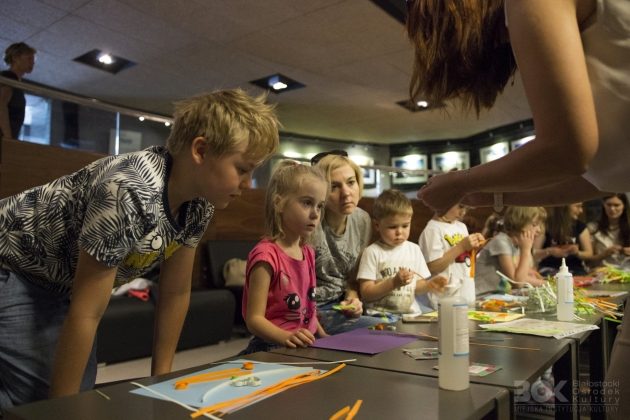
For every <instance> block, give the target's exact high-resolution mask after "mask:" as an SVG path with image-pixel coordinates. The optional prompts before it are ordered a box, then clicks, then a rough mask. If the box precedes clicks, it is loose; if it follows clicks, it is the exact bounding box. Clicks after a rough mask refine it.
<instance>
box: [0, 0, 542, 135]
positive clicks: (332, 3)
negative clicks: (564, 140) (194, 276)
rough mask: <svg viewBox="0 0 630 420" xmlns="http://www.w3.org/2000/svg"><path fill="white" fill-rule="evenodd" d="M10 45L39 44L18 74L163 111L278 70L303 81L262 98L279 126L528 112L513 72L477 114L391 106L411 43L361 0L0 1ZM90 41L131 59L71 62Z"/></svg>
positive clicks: (332, 127) (397, 130) (469, 125)
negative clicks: (272, 106) (107, 65)
mask: <svg viewBox="0 0 630 420" xmlns="http://www.w3.org/2000/svg"><path fill="white" fill-rule="evenodd" d="M17 41H25V42H27V43H28V44H30V45H32V46H33V47H35V48H36V49H37V50H38V53H37V61H36V66H35V70H34V71H33V73H31V74H30V75H27V78H28V79H30V80H33V81H35V82H38V83H42V84H45V85H48V86H50V87H54V88H58V89H62V90H65V91H70V92H74V93H78V94H80V95H85V96H89V97H93V98H97V99H100V100H103V101H107V102H111V103H114V104H119V105H124V106H127V107H132V108H137V109H141V110H144V111H150V112H154V113H158V114H162V115H170V114H171V111H172V102H173V101H175V100H177V99H181V98H184V97H186V96H190V95H193V94H196V93H200V92H203V91H209V90H214V89H218V88H234V87H242V88H244V89H247V90H248V91H249V92H251V93H258V92H261V90H260V89H259V88H257V87H255V86H253V85H251V84H249V81H251V80H254V79H258V78H261V77H264V76H267V75H270V74H272V73H278V72H279V73H282V74H284V75H286V76H288V77H290V78H292V79H295V80H297V81H299V82H301V83H303V84H305V85H306V87H305V88H303V89H297V90H292V91H288V92H286V93H283V94H279V95H276V94H270V101H272V102H275V103H277V104H278V112H279V116H280V120H281V122H282V124H283V131H285V132H289V133H297V134H302V135H307V136H314V137H318V138H330V139H339V140H351V141H355V142H367V143H378V144H395V143H406V142H411V141H421V140H435V139H454V138H462V137H467V136H470V135H473V134H476V133H479V132H482V131H485V130H488V129H493V128H496V127H499V126H502V125H506V124H510V123H513V122H517V121H521V120H525V119H528V118H531V113H530V111H529V107H528V105H527V102H526V100H525V97H524V94H523V91H522V87H521V85H520V78H518V77H517V78H516V81H515V83H514V85H513V86H509V87H508V88H507V89H506V91H505V92H504V94H503V95H502V96H501V97H500V98H499V99H498V101H497V106H496V107H495V108H493V110H492V111H490V112H484V113H482V115H481V116H480V118H477V117H476V115H474V114H471V115H468V116H464V115H461V114H460V113H459V112H458V111H457V110H456V109H450V110H449V112H448V115H447V114H446V113H445V112H444V111H443V110H435V111H425V112H415V113H412V112H410V111H408V110H407V109H405V108H403V107H401V106H399V105H397V104H396V102H397V101H400V100H404V99H407V92H408V83H409V77H410V74H411V62H412V50H411V47H410V44H409V42H408V41H407V39H406V37H405V34H404V31H403V26H402V25H401V23H400V22H398V21H397V20H395V19H394V18H392V17H391V16H390V15H388V14H387V13H385V12H384V11H383V10H382V9H381V8H379V7H378V6H376V5H375V4H374V3H372V2H371V1H368V0H178V1H177V0H2V1H0V47H1V48H2V50H4V49H5V48H6V46H8V45H9V44H10V43H12V42H17ZM95 48H98V49H101V50H104V51H108V52H110V53H112V54H114V55H117V56H121V57H124V58H127V59H129V60H131V61H133V62H135V63H136V65H135V66H133V67H131V68H128V69H125V70H123V71H121V72H120V73H118V74H116V75H112V74H110V73H107V72H104V71H102V70H97V69H93V68H90V67H88V66H86V65H83V64H80V63H77V62H74V61H73V59H74V58H75V57H77V56H80V55H82V54H84V53H86V52H88V51H90V50H93V49H95ZM449 108H451V107H450V106H449V107H448V108H447V109H449Z"/></svg>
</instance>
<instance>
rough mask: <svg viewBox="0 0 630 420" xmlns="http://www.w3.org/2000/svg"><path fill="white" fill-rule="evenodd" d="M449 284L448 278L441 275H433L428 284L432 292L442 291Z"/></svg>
mask: <svg viewBox="0 0 630 420" xmlns="http://www.w3.org/2000/svg"><path fill="white" fill-rule="evenodd" d="M447 284H448V279H447V278H446V277H444V276H441V275H437V276H433V277H431V278H430V279H429V280H427V286H428V287H429V290H431V291H432V292H442V291H443V290H444V288H445V287H446V285H447Z"/></svg>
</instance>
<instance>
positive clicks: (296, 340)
mask: <svg viewBox="0 0 630 420" xmlns="http://www.w3.org/2000/svg"><path fill="white" fill-rule="evenodd" d="M314 342H315V336H313V333H311V332H310V331H309V330H307V329H305V328H300V329H298V330H296V331H294V332H292V333H289V336H288V337H287V338H286V339H285V340H284V346H285V347H288V348H290V349H294V348H297V347H308V346H311V345H313V343H314Z"/></svg>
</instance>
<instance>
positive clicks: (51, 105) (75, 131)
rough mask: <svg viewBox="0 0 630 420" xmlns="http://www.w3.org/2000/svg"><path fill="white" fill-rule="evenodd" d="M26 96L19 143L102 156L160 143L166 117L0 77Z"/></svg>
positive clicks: (165, 131)
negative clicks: (30, 143)
mask: <svg viewBox="0 0 630 420" xmlns="http://www.w3.org/2000/svg"><path fill="white" fill-rule="evenodd" d="M0 83H2V84H6V85H10V86H13V87H16V88H19V89H22V90H23V91H24V93H25V98H26V109H25V118H24V124H23V125H22V129H21V131H20V134H19V136H18V137H19V140H23V141H28V142H32V143H38V144H44V145H51V146H59V147H64V148H69V149H80V150H85V151H90V152H97V153H103V154H119V153H127V152H133V151H137V150H141V149H144V148H147V147H149V146H152V145H165V144H166V139H167V137H168V135H169V133H170V126H171V118H170V117H167V116H163V115H157V114H151V113H144V112H141V111H138V110H133V109H129V108H124V107H120V106H116V105H113V104H108V103H105V102H101V101H98V100H96V99H91V98H85V97H81V96H76V95H72V94H68V93H65V92H59V91H55V90H53V89H49V88H46V87H43V86H39V85H32V84H30V83H20V82H17V81H14V80H11V79H6V78H4V77H0Z"/></svg>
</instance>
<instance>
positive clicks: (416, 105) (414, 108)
mask: <svg viewBox="0 0 630 420" xmlns="http://www.w3.org/2000/svg"><path fill="white" fill-rule="evenodd" d="M396 103H397V104H398V105H400V106H402V107H403V108H406V109H408V110H409V111H411V112H418V111H430V110H434V109H437V108H443V107H445V106H446V105H444V103H438V104H430V103H429V102H428V101H425V100H419V101H416V102H413V101H412V100H410V99H405V100H403V101H398V102H396Z"/></svg>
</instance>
